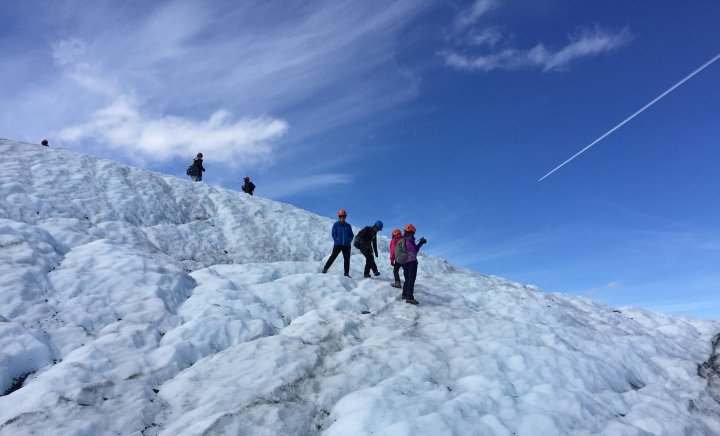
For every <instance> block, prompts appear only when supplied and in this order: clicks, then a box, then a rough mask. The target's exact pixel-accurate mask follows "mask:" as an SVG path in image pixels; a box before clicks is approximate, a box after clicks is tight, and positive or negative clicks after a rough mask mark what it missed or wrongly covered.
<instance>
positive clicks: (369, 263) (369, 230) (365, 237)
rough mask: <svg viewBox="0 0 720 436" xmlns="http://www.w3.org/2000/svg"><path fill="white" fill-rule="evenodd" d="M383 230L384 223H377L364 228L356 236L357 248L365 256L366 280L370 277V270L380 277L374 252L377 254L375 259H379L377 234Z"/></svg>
mask: <svg viewBox="0 0 720 436" xmlns="http://www.w3.org/2000/svg"><path fill="white" fill-rule="evenodd" d="M382 228H383V223H382V221H375V224H373V225H372V226H367V227H365V228H363V229H362V230H360V232H358V234H357V236H355V243H354V245H355V248H357V249H358V250H360V252H361V253H362V255H363V256H365V274H364V275H363V277H365V278H368V277H370V270H372V272H373V274H375V275H376V276H379V275H380V272H379V271H378V268H377V265H376V264H375V259H374V258H373V252H374V253H375V257H378V251H377V232H379V231H380V230H382Z"/></svg>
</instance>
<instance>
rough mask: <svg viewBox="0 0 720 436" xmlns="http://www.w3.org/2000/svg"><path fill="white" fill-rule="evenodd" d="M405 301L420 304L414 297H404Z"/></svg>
mask: <svg viewBox="0 0 720 436" xmlns="http://www.w3.org/2000/svg"><path fill="white" fill-rule="evenodd" d="M405 302H406V303H408V304H420V302H419V301H417V300H416V299H414V298H407V299H405Z"/></svg>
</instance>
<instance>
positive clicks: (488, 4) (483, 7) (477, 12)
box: [455, 0, 500, 31]
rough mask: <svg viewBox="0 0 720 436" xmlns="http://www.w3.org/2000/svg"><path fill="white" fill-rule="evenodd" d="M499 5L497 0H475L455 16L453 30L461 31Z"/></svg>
mask: <svg viewBox="0 0 720 436" xmlns="http://www.w3.org/2000/svg"><path fill="white" fill-rule="evenodd" d="M499 5H500V1H499V0H475V2H474V3H473V4H472V5H470V6H469V7H467V8H465V9H464V10H463V11H461V12H460V13H459V14H458V15H457V17H456V18H455V31H462V30H464V29H466V28H468V27H470V26H472V25H474V24H475V23H477V21H478V20H479V19H480V18H481V17H482V16H483V15H486V14H487V13H488V12H490V11H491V10H492V9H494V8H496V7H498V6H499Z"/></svg>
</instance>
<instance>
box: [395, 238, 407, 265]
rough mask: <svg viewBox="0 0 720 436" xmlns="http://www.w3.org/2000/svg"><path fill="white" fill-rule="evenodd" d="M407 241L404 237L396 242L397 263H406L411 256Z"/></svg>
mask: <svg viewBox="0 0 720 436" xmlns="http://www.w3.org/2000/svg"><path fill="white" fill-rule="evenodd" d="M405 241H406V239H405V238H402V239H400V240H399V241H398V242H397V244H395V263H405V262H407V261H408V259H409V258H410V253H409V252H408V250H407V247H406V246H405Z"/></svg>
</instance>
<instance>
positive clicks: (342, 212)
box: [338, 209, 347, 216]
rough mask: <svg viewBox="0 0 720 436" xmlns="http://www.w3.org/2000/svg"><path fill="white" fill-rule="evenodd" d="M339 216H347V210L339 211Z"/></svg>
mask: <svg viewBox="0 0 720 436" xmlns="http://www.w3.org/2000/svg"><path fill="white" fill-rule="evenodd" d="M338 216H347V212H345V209H340V210H339V211H338Z"/></svg>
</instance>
